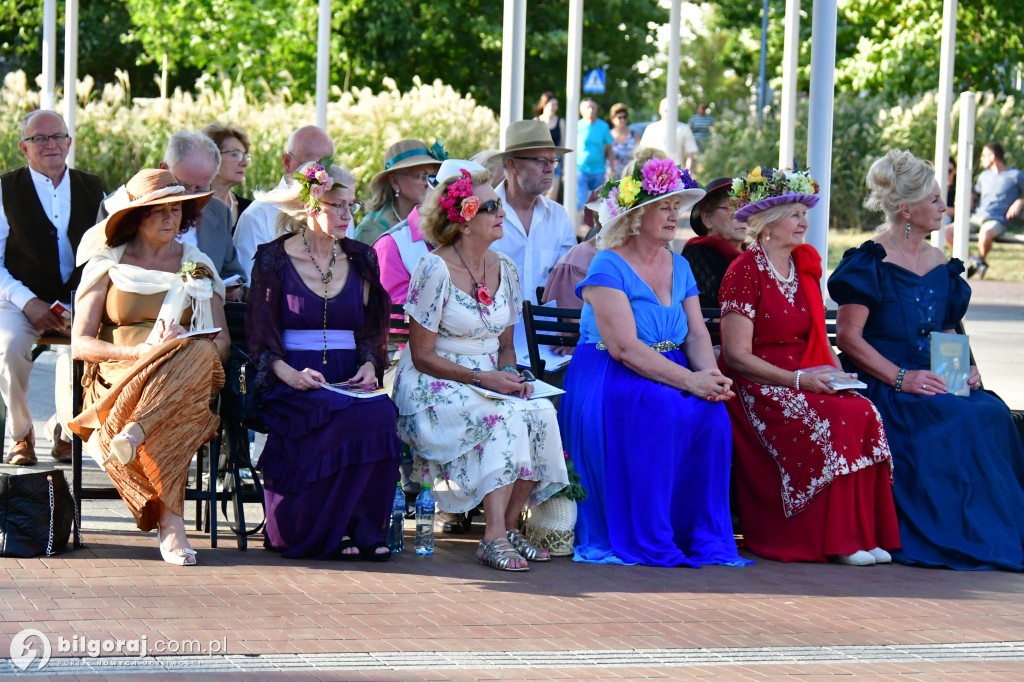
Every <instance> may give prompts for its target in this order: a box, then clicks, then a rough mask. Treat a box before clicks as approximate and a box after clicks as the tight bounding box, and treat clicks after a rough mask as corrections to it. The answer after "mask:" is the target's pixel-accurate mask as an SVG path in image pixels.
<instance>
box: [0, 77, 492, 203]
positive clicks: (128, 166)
mask: <svg viewBox="0 0 1024 682" xmlns="http://www.w3.org/2000/svg"><path fill="white" fill-rule="evenodd" d="M384 86H385V87H384V90H383V91H381V92H378V93H374V92H372V91H371V90H370V89H368V88H364V89H362V90H355V89H353V90H351V91H350V92H345V93H343V92H341V90H340V89H339V88H337V87H335V88H332V92H331V101H330V102H329V103H328V105H327V130H328V133H329V134H330V135H331V137H332V138H333V139H334V143H335V148H336V157H337V158H338V160H339V161H340V162H341V163H342V164H344V165H346V166H348V167H349V168H350V169H351V170H352V172H353V173H354V174H355V176H356V178H357V179H359V180H360V182H366V181H368V180H369V178H370V177H372V176H373V174H374V173H376V172H378V171H379V170H381V168H382V167H383V163H384V162H383V158H384V152H385V150H386V149H387V147H388V146H390V145H391V144H392V143H394V142H397V141H398V140H400V139H402V138H405V137H415V138H420V139H422V140H424V141H425V142H426V143H427V144H428V145H429V144H432V143H433V142H434V140H436V139H440V140H443V141H444V143H445V147H446V148H447V149H448V151H449V153H451V154H452V156H456V157H463V158H465V157H468V156H470V155H472V154H475V153H476V152H478V151H481V150H483V149H488V148H495V147H497V145H498V122H497V119H496V118H495V115H494V112H492V111H491V110H490V109H487V108H486V107H482V106H478V105H477V104H476V103H475V102H474V101H473V99H471V98H470V97H468V96H462V95H460V94H459V93H457V92H455V91H454V90H453V89H452V88H451V87H449V86H447V85H444V84H443V83H441V82H440V81H435V82H433V83H431V84H423V83H421V82H419V81H416V83H415V84H414V87H413V88H412V89H411V90H409V91H408V92H404V93H402V92H399V91H398V89H397V87H396V85H395V83H394V81H391V80H385V82H384ZM78 98H79V103H80V108H79V111H78V116H77V127H76V132H75V142H76V152H75V154H76V157H75V165H76V167H78V168H81V169H83V170H87V171H90V172H93V173H96V174H98V175H99V176H100V177H101V178H102V180H103V186H104V188H105V189H107V190H108V191H110V190H112V189H113V188H115V187H118V186H119V185H121V184H123V183H124V182H125V181H126V180H127V179H128V178H130V177H131V176H132V175H133V174H134V173H135V172H136V171H138V170H139V169H140V168H145V167H152V166H156V164H157V163H159V161H160V159H161V158H162V157H163V152H164V147H165V146H166V143H167V139H168V138H169V137H170V136H171V134H172V133H173V132H174V131H176V130H180V129H182V128H201V127H203V126H204V125H206V124H207V123H210V122H212V121H221V122H223V123H233V124H235V125H239V126H241V127H242V128H244V129H245V131H246V132H247V133H248V135H249V138H250V142H251V143H252V149H251V152H252V156H253V160H252V164H251V165H250V166H249V169H248V171H247V173H246V186H245V187H244V188H243V189H244V190H245V191H246V192H247V193H249V194H251V193H252V190H253V189H265V188H270V187H273V186H274V185H276V184H277V182H278V180H279V179H280V177H281V161H280V159H281V153H282V152H283V151H284V145H285V142H286V140H287V138H288V135H289V134H290V133H291V131H292V130H294V129H295V128H297V127H299V126H302V125H306V124H308V123H312V122H313V121H314V120H315V118H316V112H315V105H314V103H313V101H312V94H303V96H302V97H301V98H298V97H297V98H295V99H301V101H294V100H293V97H292V94H291V93H290V92H289V91H288V90H287V89H284V90H280V91H277V92H270V91H269V90H266V91H264V92H262V93H253V92H250V91H247V90H245V89H244V88H241V87H238V86H234V85H233V84H232V83H231V82H229V81H224V82H221V83H216V84H210V83H207V82H200V83H199V84H198V85H197V90H196V92H195V93H191V92H181V91H175V93H174V95H173V96H171V97H169V98H168V99H167V100H161V99H159V98H154V99H141V98H139V99H133V98H132V97H131V95H130V87H129V84H128V82H127V79H126V78H121V82H120V84H116V85H107V86H105V87H104V89H103V92H102V93H96V92H94V91H93V90H92V80H91V79H90V78H88V77H86V78H85V79H83V81H82V83H81V84H80V86H79V91H78ZM38 105H39V94H38V92H37V91H34V90H32V89H31V88H30V87H29V84H28V82H27V79H26V78H25V75H24V73H21V72H14V73H9V74H7V76H6V77H5V78H4V84H3V87H2V88H0V123H2V124H3V126H4V130H8V131H12V132H11V133H9V134H7V135H6V136H4V137H3V139H0V171H4V170H8V169H11V168H16V167H18V166H21V165H24V163H25V159H24V156H23V155H22V153H21V150H20V149H18V140H17V132H16V131H17V130H18V121H19V120H20V119H21V117H22V116H24V115H25V113H27V112H28V111H31V110H32V109H35V108H36V107H38ZM62 108H63V104H62V103H58V111H61V110H62Z"/></svg>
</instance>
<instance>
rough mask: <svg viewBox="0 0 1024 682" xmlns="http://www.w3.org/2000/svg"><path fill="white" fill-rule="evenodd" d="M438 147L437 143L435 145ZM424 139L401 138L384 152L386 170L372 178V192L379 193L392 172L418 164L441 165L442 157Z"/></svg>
mask: <svg viewBox="0 0 1024 682" xmlns="http://www.w3.org/2000/svg"><path fill="white" fill-rule="evenodd" d="M435 147H437V145H435ZM436 153H437V152H436V151H432V150H431V149H430V148H428V147H427V145H426V143H425V142H423V141H422V140H414V139H408V140H399V141H398V142H396V143H394V144H393V145H391V146H390V147H388V150H387V151H386V152H384V170H382V171H381V172H380V173H377V174H376V175H374V176H373V177H372V178H371V179H370V194H374V195H375V194H377V193H378V192H379V191H380V190H381V185H382V184H383V183H385V182H387V177H388V175H390V174H391V173H393V172H394V171H397V170H401V169H403V168H415V167H416V166H440V165H441V161H442V159H439V158H437V156H435V154H436Z"/></svg>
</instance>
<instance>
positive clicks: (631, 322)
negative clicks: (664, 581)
mask: <svg viewBox="0 0 1024 682" xmlns="http://www.w3.org/2000/svg"><path fill="white" fill-rule="evenodd" d="M702 196H704V191H703V190H701V189H698V188H697V185H696V183H694V182H693V181H692V180H691V179H690V176H689V172H687V171H681V170H680V169H679V167H678V166H676V165H675V164H674V163H673V162H672V161H671V160H670V159H664V160H660V159H651V160H649V161H647V162H646V163H645V164H643V166H642V167H640V168H635V169H634V170H633V173H632V174H630V175H627V176H626V177H624V178H622V180H620V181H619V182H617V183H607V184H606V185H605V186H604V187H603V188H602V190H601V193H600V196H599V198H598V200H597V201H596V202H594V203H592V204H591V207H592V208H593V209H594V210H595V211H596V212H597V213H598V219H599V220H600V221H601V225H602V226H603V227H602V230H601V234H600V236H599V237H598V241H597V247H598V254H597V256H596V257H595V258H594V260H593V262H592V263H591V264H590V269H589V270H588V272H587V278H586V279H584V280H583V281H582V282H580V283H579V284H578V285H577V286H576V292H577V295H579V296H580V297H581V298H582V299H583V301H584V305H583V313H582V317H581V320H580V336H581V338H580V345H578V346H577V348H576V351H575V353H574V355H573V361H572V362H571V363H570V364H569V370H568V373H567V374H566V377H565V385H564V388H565V391H566V393H565V395H564V396H562V400H561V405H560V407H559V426H560V427H561V431H562V435H563V437H564V439H565V440H564V442H565V447H566V450H567V452H568V453H569V456H570V457H571V458H572V460H573V463H574V464H575V466H576V471H577V472H579V474H580V477H581V481H580V482H581V483H582V485H583V486H584V487H585V488H586V489H587V491H588V493H589V495H588V496H587V498H586V499H585V500H583V501H581V502H579V503H578V510H579V519H578V521H577V523H576V547H575V556H574V558H575V560H576V561H583V562H588V563H606V564H646V565H650V566H690V567H697V566H701V565H704V564H727V565H746V564H747V563H749V562H747V561H745V560H744V559H742V558H740V556H739V554H737V550H736V543H735V541H734V539H733V533H732V523H731V522H730V519H729V460H730V456H731V447H732V439H731V438H730V430H729V418H728V415H727V414H726V411H725V408H724V406H723V405H722V404H721V402H722V401H724V400H728V399H729V398H731V397H732V395H733V393H732V390H731V384H732V382H731V381H730V380H729V379H727V378H726V377H724V376H723V375H722V373H721V372H720V371H718V368H717V367H715V356H714V353H713V352H712V350H711V337H710V335H709V334H708V331H707V329H706V328H705V326H704V319H703V317H701V313H700V305H699V303H698V302H697V286H696V284H695V282H694V280H693V275H692V274H691V273H690V268H689V266H688V265H687V264H686V260H685V259H684V258H683V257H682V256H680V255H679V254H676V253H673V252H672V251H669V250H668V248H666V247H667V246H668V243H669V242H670V241H672V239H673V238H674V237H675V230H676V226H677V225H678V223H679V214H680V212H681V211H682V210H686V209H688V208H689V207H690V206H691V205H693V203H694V202H696V201H697V200H698V199H700V198H701V197H702Z"/></svg>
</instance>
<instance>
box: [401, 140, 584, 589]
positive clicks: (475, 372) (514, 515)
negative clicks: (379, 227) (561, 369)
mask: <svg viewBox="0 0 1024 682" xmlns="http://www.w3.org/2000/svg"><path fill="white" fill-rule="evenodd" d="M467 164H468V162H466V161H459V160H456V159H448V160H447V161H445V162H444V163H443V164H442V165H441V168H440V170H438V173H437V179H438V184H437V186H436V187H435V188H434V189H433V190H431V191H430V193H428V194H427V197H426V199H425V200H424V202H423V205H422V206H421V207H420V215H421V216H422V223H421V226H422V230H423V234H424V236H425V238H426V239H427V240H428V241H429V242H430V243H432V244H435V245H436V247H437V248H435V249H434V250H433V251H432V252H430V253H428V254H425V255H423V256H422V257H421V258H420V261H419V264H418V265H417V266H416V268H415V270H414V271H413V274H412V281H411V282H410V284H409V298H408V300H407V301H406V304H405V311H406V313H408V315H409V346H408V351H409V352H407V353H403V354H402V359H401V360H400V361H399V363H398V376H397V378H396V380H395V390H394V395H395V402H396V403H397V404H398V409H399V418H398V429H399V435H400V436H401V438H402V440H404V441H405V442H406V443H407V444H408V445H409V447H410V448H411V449H412V452H413V455H414V456H415V457H416V460H417V462H418V463H419V464H420V465H421V466H422V468H423V472H424V477H425V478H426V479H427V480H429V481H430V483H431V487H432V488H433V489H434V494H435V496H436V498H437V504H438V508H439V509H440V510H441V511H443V512H448V513H454V514H458V513H463V512H467V511H470V510H471V509H474V508H475V507H476V506H477V505H478V504H480V503H481V502H482V503H483V506H484V513H485V514H486V527H485V528H484V537H483V539H482V540H481V541H480V546H479V548H478V549H477V553H476V556H477V559H479V560H480V561H481V562H483V563H486V564H487V565H489V566H491V567H493V568H496V569H498V570H502V571H525V570H528V567H529V564H528V562H531V561H548V560H549V559H550V556H549V555H548V553H547V552H544V551H542V550H538V549H536V548H534V547H533V546H531V545H530V543H529V542H527V540H526V538H525V537H524V536H523V535H522V534H521V533H520V532H519V531H518V530H516V521H517V520H518V518H519V513H520V512H521V511H522V509H523V505H525V504H526V503H527V502H529V504H530V505H537V504H540V503H541V502H543V501H544V500H546V499H547V498H549V497H550V496H551V495H553V494H554V493H556V492H558V491H559V490H561V489H562V488H563V487H565V485H566V484H567V483H568V482H569V478H568V474H567V473H566V469H565V460H564V459H563V454H562V441H561V439H560V438H559V434H558V424H557V423H556V419H555V410H554V407H553V406H552V405H551V403H550V402H549V401H548V400H543V399H532V400H528V398H530V394H531V393H532V391H533V386H532V384H530V383H528V382H526V381H524V380H523V377H521V376H520V375H519V373H518V372H517V371H516V365H515V362H516V354H515V348H514V347H513V343H512V328H513V325H514V324H515V323H516V321H517V320H518V319H519V317H520V311H521V305H522V304H521V299H520V286H519V276H518V274H517V273H516V268H515V265H514V264H513V263H512V260H511V259H509V258H508V257H507V256H505V255H503V254H499V253H495V252H494V251H491V250H490V249H489V248H488V247H489V246H490V245H491V244H492V243H493V242H494V241H495V240H497V239H499V238H500V237H501V236H502V233H503V219H504V216H505V210H504V209H503V208H502V205H501V199H500V198H499V197H498V195H497V194H496V193H495V192H494V188H493V187H491V184H490V181H491V174H490V173H489V172H487V171H476V172H472V173H471V172H470V171H469V170H466V167H467ZM473 165H474V166H476V164H473ZM475 388H483V389H488V390H490V391H493V392H495V393H497V394H502V395H508V396H512V397H510V398H507V399H494V398H491V397H488V396H485V395H484V394H483V393H480V392H479V391H477V390H474V389H475Z"/></svg>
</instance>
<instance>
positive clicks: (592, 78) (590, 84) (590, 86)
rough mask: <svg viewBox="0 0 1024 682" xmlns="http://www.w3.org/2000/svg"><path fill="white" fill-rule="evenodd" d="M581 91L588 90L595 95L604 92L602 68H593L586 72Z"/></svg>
mask: <svg viewBox="0 0 1024 682" xmlns="http://www.w3.org/2000/svg"><path fill="white" fill-rule="evenodd" d="M583 92H589V93H593V94H595V95H600V94H601V93H603V92H604V70H603V69H594V70H593V71H591V72H590V73H588V74H587V77H586V79H585V80H584V81H583Z"/></svg>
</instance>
